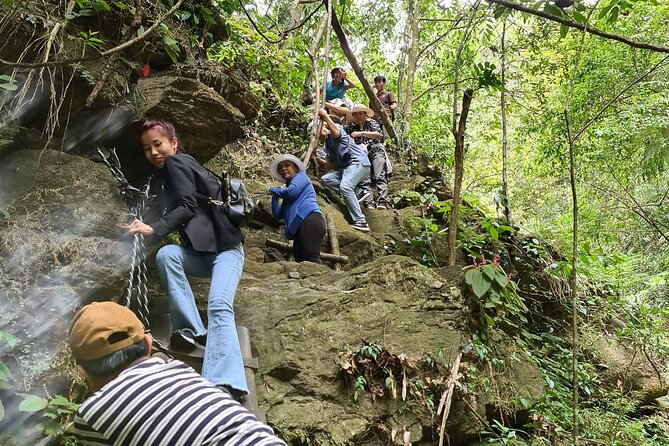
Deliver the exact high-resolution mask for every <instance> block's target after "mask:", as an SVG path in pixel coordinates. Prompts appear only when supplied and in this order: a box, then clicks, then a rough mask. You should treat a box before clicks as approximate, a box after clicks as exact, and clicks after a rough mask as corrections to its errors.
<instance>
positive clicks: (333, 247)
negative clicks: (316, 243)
mask: <svg viewBox="0 0 669 446" xmlns="http://www.w3.org/2000/svg"><path fill="white" fill-rule="evenodd" d="M325 221H326V222H327V225H328V240H329V241H330V251H332V254H334V255H336V256H338V255H339V240H338V239H337V230H336V229H335V224H334V218H332V215H331V214H327V215H326V216H325ZM332 266H333V267H334V270H335V271H341V265H340V264H339V262H334V264H333V265H332Z"/></svg>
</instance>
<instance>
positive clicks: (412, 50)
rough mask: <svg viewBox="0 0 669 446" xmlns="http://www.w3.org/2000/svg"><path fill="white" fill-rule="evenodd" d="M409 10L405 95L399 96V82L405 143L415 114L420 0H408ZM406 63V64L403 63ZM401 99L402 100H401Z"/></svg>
mask: <svg viewBox="0 0 669 446" xmlns="http://www.w3.org/2000/svg"><path fill="white" fill-rule="evenodd" d="M408 1H409V10H408V17H407V27H406V31H405V33H406V35H405V45H404V50H405V51H406V53H405V55H404V56H403V57H402V61H405V60H406V77H407V78H406V87H405V88H404V92H403V95H402V96H400V95H399V91H400V89H401V85H400V84H401V79H400V80H398V101H399V113H397V116H398V117H399V119H398V128H399V133H400V135H401V138H400V139H401V140H402V141H405V140H406V138H407V136H408V135H409V130H410V124H409V121H410V120H411V115H412V113H413V81H414V76H415V75H416V65H417V61H418V20H419V19H420V12H419V8H420V3H419V2H418V0H408ZM403 63H404V62H403ZM404 71H405V70H404V66H402V67H401V68H400V73H401V74H404ZM400 97H401V100H400V99H399V98H400Z"/></svg>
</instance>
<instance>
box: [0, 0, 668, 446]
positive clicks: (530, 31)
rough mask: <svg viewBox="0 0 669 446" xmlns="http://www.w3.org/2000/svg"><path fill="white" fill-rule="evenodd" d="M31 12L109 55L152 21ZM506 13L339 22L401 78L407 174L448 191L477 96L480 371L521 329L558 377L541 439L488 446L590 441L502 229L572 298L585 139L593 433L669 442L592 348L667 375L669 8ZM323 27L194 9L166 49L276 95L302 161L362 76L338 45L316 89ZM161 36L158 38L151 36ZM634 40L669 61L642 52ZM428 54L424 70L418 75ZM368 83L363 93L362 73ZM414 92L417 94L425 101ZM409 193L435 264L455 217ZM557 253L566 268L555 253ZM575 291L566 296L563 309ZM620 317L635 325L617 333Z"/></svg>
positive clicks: (588, 386)
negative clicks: (327, 80) (609, 377)
mask: <svg viewBox="0 0 669 446" xmlns="http://www.w3.org/2000/svg"><path fill="white" fill-rule="evenodd" d="M24 3H25V2H19V1H10V0H4V1H3V2H2V4H3V7H5V8H7V11H12V12H11V13H17V14H22V17H24V18H25V20H26V21H33V22H34V21H39V22H40V23H42V24H43V25H44V26H48V25H49V24H50V23H53V20H54V17H56V16H58V15H59V14H60V18H64V17H66V18H68V19H69V20H71V21H72V22H73V24H74V26H72V27H71V29H72V34H71V35H70V38H71V39H72V40H75V41H76V42H77V44H78V45H80V46H81V47H83V48H85V49H86V50H87V51H94V52H96V51H103V50H105V49H108V48H109V47H112V46H113V45H114V44H117V43H118V42H111V41H106V40H104V39H101V38H100V36H99V35H98V32H97V31H95V28H94V26H92V22H91V21H90V19H89V18H90V17H95V18H99V19H100V20H106V19H108V18H110V17H113V18H115V19H117V20H120V21H121V22H123V19H119V17H121V18H123V17H126V18H127V17H132V16H134V15H136V14H137V10H136V9H135V7H134V5H135V3H134V2H127V1H115V2H106V1H103V0H77V1H76V2H71V5H68V6H67V7H63V5H60V4H57V5H55V6H54V9H53V10H52V12H50V13H43V12H37V10H36V9H35V7H34V6H31V5H30V4H27V5H25V4H24ZM27 3H30V2H27ZM174 3H175V2H174V1H173V0H170V1H163V2H162V3H157V4H155V5H153V6H151V7H147V9H145V10H144V11H143V14H144V15H145V16H151V17H153V18H154V19H155V17H157V16H158V14H160V13H163V12H164V11H165V10H167V9H168V8H169V7H171V6H173V5H174ZM494 3H496V2H492V4H491V3H488V2H483V1H465V0H462V1H457V0H455V1H450V2H449V1H431V0H418V1H416V0H402V1H397V2H394V1H389V0H381V1H378V2H351V1H350V0H344V1H340V2H337V3H336V4H335V5H334V6H335V7H334V10H335V13H336V15H337V17H338V18H339V20H340V22H341V23H342V24H343V26H344V29H345V31H346V33H347V35H348V38H349V43H350V45H351V48H352V49H353V51H354V52H355V55H356V58H357V61H358V63H359V64H360V65H361V67H362V69H363V71H364V73H365V75H366V76H367V77H368V79H367V80H368V81H371V79H372V78H373V76H374V75H376V74H384V75H385V76H386V77H387V78H388V82H387V87H388V89H389V90H390V91H393V92H396V93H397V94H398V99H399V101H400V104H401V106H400V110H399V112H398V114H397V116H398V121H397V122H396V124H397V127H398V128H401V129H402V132H401V135H400V136H401V138H400V140H399V141H398V145H399V148H397V150H396V151H395V155H397V156H398V157H405V156H407V153H412V154H413V153H424V154H427V155H428V156H429V157H430V158H431V159H432V160H433V161H434V162H435V163H437V164H438V165H439V166H440V167H441V168H442V169H443V171H444V172H445V173H446V176H447V177H448V178H449V180H450V179H451V178H450V175H451V172H452V168H453V164H454V159H453V135H452V126H453V121H454V116H453V113H454V107H453V104H454V94H456V95H458V93H457V92H458V91H460V92H461V91H462V90H463V89H464V88H466V87H468V88H473V89H474V90H475V96H474V101H473V103H472V106H471V111H470V114H469V121H468V129H467V133H466V140H465V141H466V156H465V169H464V183H463V194H464V199H465V201H466V202H467V203H470V204H471V205H472V206H473V207H474V208H476V210H479V211H482V212H483V213H485V214H486V215H487V216H488V219H487V220H484V221H483V222H480V223H479V226H478V227H477V228H476V230H473V229H471V228H468V227H466V225H465V223H464V219H465V217H463V228H462V231H461V233H460V239H459V247H460V248H462V249H463V250H464V251H465V252H466V253H467V254H468V256H469V257H471V258H472V259H474V260H475V261H476V262H478V263H476V264H475V265H474V266H472V267H470V268H468V272H467V274H466V276H465V277H466V279H467V282H468V283H469V284H470V285H472V286H473V291H474V293H475V294H476V295H477V296H478V297H480V298H482V299H483V302H484V305H483V310H482V312H481V317H482V318H483V324H482V326H483V327H484V328H482V329H481V330H479V331H477V332H475V333H473V337H472V345H473V347H474V349H475V351H476V353H477V355H478V357H479V360H480V364H481V366H480V370H481V371H482V370H484V369H485V368H486V367H503V366H504V364H503V362H504V359H503V358H502V353H501V352H499V351H495V348H494V343H493V342H491V341H492V340H493V339H494V338H495V331H496V330H506V331H510V332H513V333H514V334H515V335H516V336H517V348H519V349H521V350H522V351H523V352H524V353H525V354H526V355H528V356H529V357H531V358H533V360H534V361H536V362H537V364H539V366H540V367H541V368H542V370H543V371H544V378H545V381H546V385H547V388H548V389H549V390H548V392H547V393H546V395H545V396H544V397H543V398H542V399H541V401H539V402H538V403H536V404H533V405H530V404H529V403H527V402H509V405H510V406H514V407H513V409H518V408H522V409H525V410H527V411H528V413H529V414H530V417H529V418H528V419H529V420H530V422H528V424H527V425H525V426H510V424H509V423H506V421H507V420H504V419H503V417H502V418H500V419H499V420H496V423H494V424H493V425H492V426H491V430H490V432H489V433H488V434H489V436H490V439H491V440H490V441H491V442H493V443H494V442H497V443H499V444H506V443H507V442H511V441H518V442H521V441H526V440H520V438H525V439H528V438H529V439H531V438H532V437H533V436H534V437H536V439H537V441H538V442H540V443H533V444H549V442H564V441H567V439H568V438H569V433H570V431H571V429H572V419H571V414H572V410H573V407H572V405H571V397H572V395H571V390H570V387H571V377H570V373H571V370H570V367H571V366H570V361H571V356H572V350H571V346H570V345H569V344H570V343H569V342H568V341H565V338H564V337H562V336H560V337H558V336H556V334H558V333H559V334H561V335H563V334H564V333H566V331H567V328H568V325H569V324H568V323H567V321H566V320H557V319H556V320H549V318H546V317H544V316H543V315H541V314H540V313H541V311H542V310H541V308H540V307H537V306H536V305H532V304H531V303H529V302H523V300H522V299H521V297H525V298H526V297H527V296H528V295H529V292H530V290H529V289H528V288H525V289H523V285H522V284H520V285H519V287H518V288H517V287H516V285H515V283H514V282H510V281H509V280H508V278H507V276H506V273H505V272H504V271H505V268H506V269H508V267H509V266H510V265H505V264H504V262H505V261H508V262H511V258H512V254H511V253H510V247H509V244H505V243H500V240H499V239H500V234H501V233H502V232H507V233H513V234H515V235H517V236H524V237H527V236H528V235H530V236H529V238H527V239H524V240H525V242H524V244H521V245H522V249H524V250H525V253H526V254H527V255H529V256H532V255H533V256H535V258H536V259H537V262H538V263H537V265H540V267H541V268H543V271H540V273H541V274H546V275H549V276H550V277H552V278H553V279H554V280H555V282H552V283H557V284H559V287H560V289H563V290H567V289H568V283H567V278H568V276H569V275H570V273H571V267H570V261H571V259H570V256H571V254H570V252H571V250H570V244H571V242H572V236H573V234H572V223H573V221H572V205H573V203H572V201H571V191H570V185H569V156H568V153H569V152H568V149H569V144H570V135H571V142H572V143H573V148H574V151H575V152H574V153H575V168H576V192H577V194H578V199H579V211H580V212H579V220H578V227H579V239H580V243H579V246H578V253H579V254H578V259H577V264H578V268H577V272H578V276H579V278H580V287H579V293H580V294H579V296H580V301H579V302H580V305H579V307H578V312H579V315H580V317H581V320H582V321H583V325H582V326H581V330H580V336H581V337H582V339H584V340H585V341H583V342H582V344H583V345H584V348H583V349H582V350H581V351H580V352H579V355H580V357H579V359H580V365H579V369H578V373H579V376H580V388H579V391H580V395H581V396H582V398H583V400H582V408H583V410H582V411H581V412H580V420H579V422H580V423H581V424H582V426H583V427H582V429H581V432H582V435H583V436H584V437H586V438H590V439H593V440H599V441H602V442H604V443H606V444H620V445H624V444H633V443H634V444H640V445H641V444H643V445H651V444H653V445H656V444H669V434H668V432H669V431H668V430H667V429H666V428H664V427H663V423H664V420H663V419H658V418H657V417H650V418H648V417H646V418H643V417H639V412H638V410H637V409H638V407H637V404H636V401H635V400H634V396H633V395H631V394H627V393H625V392H624V391H623V390H621V389H617V388H615V387H614V386H610V385H607V384H605V383H602V382H600V381H599V378H598V375H597V373H596V371H595V369H594V365H595V364H596V360H597V358H595V357H593V356H592V352H591V351H590V350H589V349H588V348H587V346H588V340H591V339H593V338H596V337H597V334H598V333H601V332H603V331H605V332H607V333H610V334H611V336H612V337H615V338H617V339H619V340H620V341H621V342H622V341H624V342H625V343H626V344H627V345H629V346H631V347H632V348H634V349H636V350H638V351H639V352H640V354H644V355H646V356H647V357H648V358H649V360H650V361H652V362H653V363H654V364H656V365H657V367H658V368H659V369H662V370H661V371H665V370H664V365H663V361H662V360H661V359H662V358H663V357H666V353H667V350H668V349H669V338H667V326H666V325H667V324H666V320H667V310H666V308H665V307H666V305H665V302H666V296H667V289H668V288H667V284H666V281H667V273H666V271H667V265H668V264H669V250H668V249H667V247H668V242H669V217H668V216H669V212H668V211H669V189H668V186H667V184H669V182H668V180H669V171H668V170H667V162H666V159H667V155H668V154H669V143H668V142H667V141H668V137H669V113H668V112H669V99H667V98H668V97H669V95H667V89H668V87H669V70H668V66H669V60H668V59H667V57H666V56H665V53H667V51H666V48H665V51H663V50H662V47H661V44H662V42H664V41H665V40H666V30H667V26H668V25H669V5H668V4H666V2H659V1H654V0H602V1H599V2H590V1H586V0H576V1H575V2H573V3H574V5H573V6H569V7H566V8H560V7H558V6H557V5H558V4H560V3H561V2H557V1H552V0H539V1H535V0H532V1H529V0H526V1H525V0H522V1H521V0H516V1H515V2H513V3H514V4H515V5H521V6H524V7H526V8H529V9H530V10H532V11H535V12H539V13H541V14H543V15H544V17H538V16H536V15H533V14H531V13H526V12H520V11H516V10H513V9H510V8H505V7H503V6H500V5H499V4H494ZM566 3H572V2H566ZM325 11H326V10H325V8H324V7H323V5H322V4H321V3H317V2H316V3H308V2H304V3H302V2H300V3H298V2H288V1H277V2H269V3H265V2H258V3H256V4H253V3H246V4H242V3H241V2H239V3H238V2H234V1H231V0H226V1H204V0H202V1H198V0H187V1H185V2H184V3H183V5H182V6H181V8H180V9H179V10H178V12H177V13H176V14H175V15H174V16H173V17H171V18H170V19H169V20H168V21H166V23H165V24H164V25H163V26H161V27H160V29H159V31H158V33H159V35H160V41H161V42H162V45H163V48H162V50H163V51H164V52H165V53H166V54H167V55H168V57H169V58H170V59H171V60H172V62H187V61H189V60H192V59H194V58H196V57H197V56H198V51H197V48H205V54H204V55H205V56H206V57H207V58H209V59H210V60H214V61H217V62H218V63H220V64H221V65H222V66H224V67H232V66H236V67H239V68H241V69H242V70H244V71H245V72H246V73H247V74H248V75H249V77H250V78H251V80H252V87H253V88H254V89H255V91H256V92H257V93H258V94H259V96H261V97H262V98H263V108H262V111H261V116H260V118H261V119H259V121H258V126H259V127H260V128H261V129H262V130H268V131H271V132H274V136H277V137H278V138H279V139H280V140H282V142H287V143H290V144H294V145H296V146H299V145H300V144H304V142H303V139H301V138H297V134H298V133H299V132H300V131H301V130H300V129H301V128H303V123H304V120H305V119H306V116H307V114H308V113H310V109H309V108H305V107H303V106H302V105H301V104H300V100H299V98H300V94H301V93H302V92H303V90H304V89H305V88H312V89H313V88H314V87H315V85H316V83H320V82H321V81H322V80H321V79H320V76H322V74H321V73H322V68H323V63H324V62H327V66H328V67H330V68H331V67H333V66H336V65H342V66H349V63H348V62H347V61H346V58H345V56H344V53H343V52H342V50H341V48H340V46H339V44H338V42H337V39H336V37H335V36H334V33H333V34H332V37H331V42H332V48H331V51H330V52H329V53H328V54H327V56H328V57H327V58H325V57H324V55H323V53H324V45H323V44H321V45H320V47H319V50H318V52H317V54H315V55H313V56H315V57H316V60H317V64H318V65H317V66H318V68H319V70H320V71H319V78H318V80H315V79H314V78H313V76H312V73H311V59H310V56H309V54H308V53H309V50H310V48H311V46H312V45H313V38H314V36H315V34H316V32H317V28H318V23H319V21H320V19H321V18H322V17H323V14H325ZM414 18H415V19H416V20H417V22H418V32H417V34H416V35H414V36H412V35H411V29H410V26H409V23H410V21H411V20H412V19H414ZM554 19H556V20H557V19H559V20H562V23H558V21H556V20H554ZM565 21H567V22H569V23H573V24H581V25H583V24H586V23H587V26H588V27H591V28H596V29H598V30H601V31H603V32H607V33H610V34H612V35H617V36H621V37H622V40H626V41H628V42H621V41H619V40H620V39H618V40H613V39H611V38H605V37H601V36H596V35H594V34H591V33H589V32H583V31H581V30H579V29H578V28H576V27H569V26H566V25H564V23H565ZM126 22H127V21H126ZM150 22H151V20H149V21H148V22H147V24H148V23H150ZM126 27H127V24H126V25H123V26H122V28H123V29H126ZM179 27H186V28H187V29H188V34H189V35H190V39H189V40H188V41H177V39H176V37H175V35H176V33H174V32H173V31H172V30H173V29H176V28H179ZM214 28H215V29H216V30H217V31H216V32H213V29H214ZM144 31H145V28H144V27H141V28H140V29H138V30H137V31H136V32H135V34H136V35H138V36H139V35H141V34H142V32H144ZM629 42H645V43H648V44H650V45H655V46H657V47H658V48H659V49H658V50H653V49H642V48H639V47H635V46H634V45H631V44H628V43H629ZM412 47H414V48H415V52H414V54H415V65H416V69H415V72H411V71H410V70H409V69H408V68H407V67H409V66H410V65H411V64H410V60H409V59H410V58H411V57H412V56H411V48H412ZM502 66H503V68H504V82H502ZM349 71H350V70H349ZM10 74H11V73H10V72H4V71H3V74H1V75H0V91H14V90H16V88H17V86H16V79H14V78H13V77H12V76H11V75H10ZM350 77H351V79H352V81H353V82H354V83H355V84H357V85H358V86H360V80H359V79H356V78H355V76H354V74H353V73H352V72H351V73H350ZM409 77H410V78H411V84H412V85H413V88H412V90H411V91H407V86H408V84H409V82H408V81H409ZM456 88H457V90H456ZM502 91H503V92H504V93H505V107H506V114H507V116H506V123H505V124H506V130H507V132H508V136H507V140H508V166H507V167H508V196H504V197H501V195H500V194H501V192H500V190H501V189H500V188H501V186H502V169H503V167H504V166H503V157H502V146H503V144H502V139H503V133H502V130H503V128H502V126H503V123H502V119H501V111H500V95H501V92H502ZM461 95H462V94H461V93H459V95H458V96H456V98H455V102H457V101H460V100H461ZM350 96H351V97H352V99H353V100H354V102H363V103H367V102H368V99H367V98H366V97H365V93H364V91H363V90H362V88H357V89H354V90H352V91H351V93H350ZM407 102H410V106H409V109H407ZM411 194H414V195H415V196H411V198H412V199H414V200H416V202H420V203H421V204H426V202H428V203H427V204H428V206H432V209H434V210H435V212H434V214H433V215H431V216H426V219H425V221H424V222H423V223H425V224H424V230H423V232H422V234H421V235H420V237H422V238H416V239H415V240H413V242H414V243H415V244H414V246H413V248H416V247H417V248H418V249H420V248H422V247H424V246H427V245H429V242H430V241H431V236H433V235H435V234H437V233H439V232H440V231H443V230H444V228H445V227H446V226H447V223H446V216H445V215H446V214H445V212H444V208H446V207H448V206H450V204H449V203H447V202H444V201H443V200H442V201H439V200H438V199H437V198H436V196H432V195H430V196H428V195H427V194H418V193H415V192H410V191H403V192H402V191H396V192H395V197H394V202H395V204H398V203H400V202H401V201H402V200H405V199H407V197H409V196H410V195H411ZM504 203H508V204H509V207H510V212H511V216H512V219H511V222H509V221H504V219H502V218H501V217H502V215H503V214H502V205H503V204H504ZM1 210H2V209H0V211H1ZM498 218H499V219H500V220H499V221H498ZM500 228H501V229H500ZM507 235H508V234H507ZM528 240H529V241H528ZM549 247H550V248H549ZM553 250H556V252H559V253H560V254H559V255H558V254H555V255H554V254H553ZM485 254H487V256H488V259H492V258H493V256H500V257H499V258H501V259H502V260H501V262H502V263H497V262H498V261H497V258H496V260H495V263H494V264H490V263H488V264H484V263H482V260H483V259H482V257H483V255H485ZM430 262H431V260H430V256H426V257H424V263H427V264H429V263H430ZM554 291H555V290H554ZM540 292H544V293H545V292H546V290H540ZM567 293H568V291H564V295H561V296H557V297H558V298H559V299H561V300H560V302H561V304H562V305H564V306H565V307H566V305H567V304H566V303H565V302H566V300H565V296H566V294H567ZM556 294H559V293H557V292H556ZM526 300H527V299H526ZM565 314H566V313H565ZM612 319H615V320H621V321H623V323H622V324H619V325H616V326H612V325H611V323H610V322H611V320H612ZM0 364H1V363H0ZM483 377H484V374H483V373H481V375H479V376H477V375H476V373H472V376H471V379H472V382H473V384H472V385H473V386H474V387H476V386H477V385H483V384H482V383H483ZM362 388H364V386H362ZM360 390H361V389H360V388H358V389H356V392H359V391H360ZM357 396H358V394H357V393H356V399H357ZM43 403H44V404H47V402H46V401H43ZM525 406H527V407H525ZM0 413H1V412H0ZM528 441H529V440H528Z"/></svg>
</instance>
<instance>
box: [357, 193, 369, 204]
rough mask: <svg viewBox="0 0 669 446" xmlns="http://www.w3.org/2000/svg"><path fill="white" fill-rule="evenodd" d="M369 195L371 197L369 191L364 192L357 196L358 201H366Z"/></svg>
mask: <svg viewBox="0 0 669 446" xmlns="http://www.w3.org/2000/svg"><path fill="white" fill-rule="evenodd" d="M371 197H372V193H371V192H364V193H363V194H362V195H361V196H359V197H358V202H359V203H364V202H365V201H367V199H368V198H371Z"/></svg>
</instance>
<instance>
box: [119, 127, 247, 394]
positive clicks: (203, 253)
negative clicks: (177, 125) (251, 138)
mask: <svg viewBox="0 0 669 446" xmlns="http://www.w3.org/2000/svg"><path fill="white" fill-rule="evenodd" d="M141 143H142V147H143V149H144V155H145V156H146V158H147V159H148V160H149V162H150V163H151V164H153V165H154V166H155V167H157V168H158V172H157V174H156V179H157V182H158V183H159V184H160V187H159V190H158V191H157V195H158V200H159V204H160V206H161V209H164V211H163V213H162V217H160V219H159V220H158V221H155V222H152V223H150V224H146V223H144V222H142V221H140V220H135V221H133V222H132V223H131V224H130V225H128V227H127V229H128V232H130V233H131V234H134V233H138V234H143V235H145V236H156V237H162V236H164V235H166V234H168V233H170V232H172V231H179V233H180V234H181V237H182V239H183V242H184V243H183V244H184V245H185V246H180V245H166V246H163V247H162V248H160V250H158V253H157V254H156V266H157V269H158V274H159V276H160V280H161V283H162V285H163V288H164V289H165V290H166V292H167V298H168V301H169V307H170V316H171V319H172V327H173V329H174V330H175V331H174V332H173V333H172V336H171V338H170V343H171V344H172V346H176V347H178V348H179V347H180V348H194V347H197V346H199V347H201V346H202V345H205V344H206V347H205V352H204V364H203V366H202V376H204V377H205V378H206V379H208V380H209V381H210V382H212V383H213V384H215V385H218V386H221V387H223V388H225V389H226V390H227V391H228V392H229V393H231V394H232V395H233V396H234V397H235V398H237V399H241V398H242V397H243V396H244V395H245V394H247V393H248V388H247V385H246V377H245V374H244V365H243V361H242V354H241V351H240V348H239V340H238V338H237V330H236V327H235V315H234V310H233V303H234V298H235V292H236V290H237V284H238V283H239V280H240V278H241V275H242V267H243V265H244V248H243V244H242V242H243V240H244V235H243V234H242V232H241V231H240V230H239V228H238V227H237V226H235V225H234V224H233V223H232V222H230V220H229V219H228V217H227V214H226V211H225V209H224V207H223V206H212V205H210V204H209V203H208V200H209V197H211V198H214V199H218V200H220V199H221V197H220V196H219V195H220V187H219V185H218V183H216V181H214V180H212V178H211V177H210V176H209V172H208V171H207V170H206V169H205V168H204V167H202V166H200V164H198V162H197V161H195V159H194V158H193V157H191V156H190V155H187V154H186V153H184V151H183V148H182V146H181V144H180V142H179V139H178V137H177V135H176V132H175V130H174V126H173V125H172V124H171V123H169V122H166V121H146V122H145V123H144V125H143V127H142V133H141ZM187 275H192V276H196V277H211V286H210V289H209V297H208V304H207V319H208V328H209V329H208V331H207V329H206V328H205V327H204V324H203V323H202V319H201V318H200V314H199V312H198V309H197V306H196V304H195V297H194V296H193V292H192V290H191V287H190V285H189V283H188V279H187Z"/></svg>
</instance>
